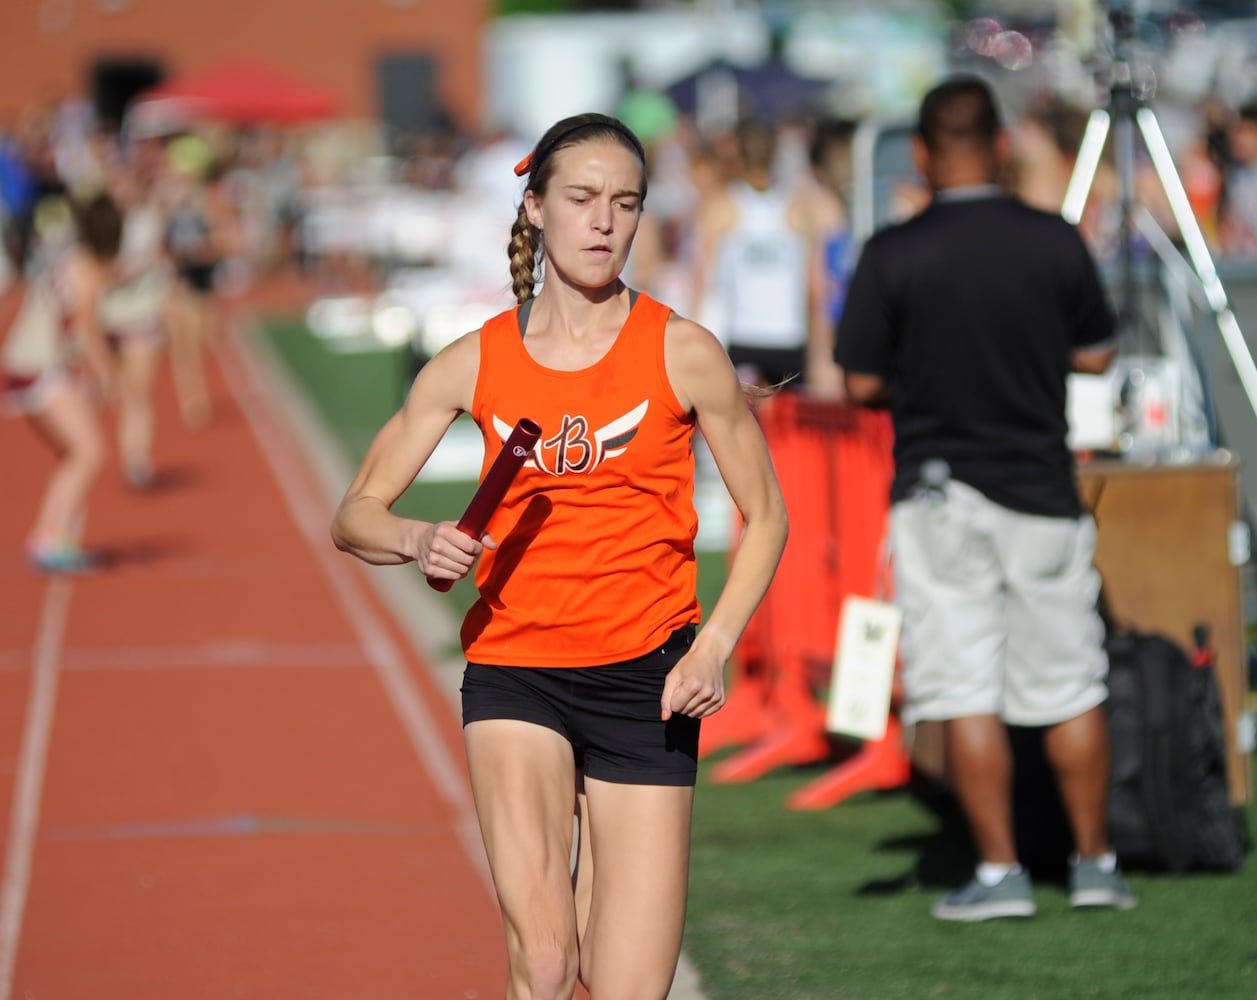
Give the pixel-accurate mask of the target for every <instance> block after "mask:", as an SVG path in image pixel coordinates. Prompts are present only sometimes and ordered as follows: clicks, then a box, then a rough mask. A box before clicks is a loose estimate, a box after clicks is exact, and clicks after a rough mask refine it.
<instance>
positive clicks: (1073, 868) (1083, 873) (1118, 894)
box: [1069, 858, 1139, 910]
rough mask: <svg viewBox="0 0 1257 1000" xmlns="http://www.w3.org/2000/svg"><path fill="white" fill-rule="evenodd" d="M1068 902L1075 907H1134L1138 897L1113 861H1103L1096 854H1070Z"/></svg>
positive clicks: (1127, 908) (1124, 908) (1125, 908)
mask: <svg viewBox="0 0 1257 1000" xmlns="http://www.w3.org/2000/svg"><path fill="white" fill-rule="evenodd" d="M1069 905H1070V906H1072V907H1074V908H1075V909H1091V908H1098V907H1107V908H1109V909H1113V910H1133V909H1134V908H1135V907H1136V906H1137V905H1139V900H1138V898H1137V897H1136V896H1135V894H1134V892H1132V891H1131V888H1130V886H1129V885H1127V884H1126V880H1125V879H1124V878H1122V874H1121V872H1120V871H1118V869H1117V866H1116V865H1115V864H1112V863H1111V862H1110V863H1109V864H1103V863H1101V861H1100V860H1099V859H1098V858H1070V859H1069Z"/></svg>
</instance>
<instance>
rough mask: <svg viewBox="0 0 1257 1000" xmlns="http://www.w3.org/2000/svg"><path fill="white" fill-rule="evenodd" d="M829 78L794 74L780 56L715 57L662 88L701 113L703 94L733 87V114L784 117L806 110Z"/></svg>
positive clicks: (686, 107) (686, 108)
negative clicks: (744, 62) (759, 59)
mask: <svg viewBox="0 0 1257 1000" xmlns="http://www.w3.org/2000/svg"><path fill="white" fill-rule="evenodd" d="M831 83H832V81H830V80H818V79H815V78H814V77H810V76H803V75H802V74H800V73H796V72H795V71H794V70H792V69H791V68H790V67H789V66H787V65H786V63H785V62H784V61H782V60H781V59H770V60H768V61H766V62H763V63H760V64H758V65H754V66H739V65H736V64H734V63H730V62H726V61H725V60H723V59H718V60H716V61H714V62H711V63H708V64H707V65H706V66H704V67H703V68H701V69H699V70H696V71H695V72H693V73H691V74H689V75H688V76H684V77H682V78H681V79H680V80H677V81H675V82H674V83H672V84H671V85H669V86H668V87H666V88H665V89H664V93H665V94H667V95H668V97H670V98H671V99H672V101H673V103H675V104H676V106H677V108H678V109H679V110H680V111H683V112H686V113H698V114H699V115H700V116H701V114H702V106H701V105H702V104H703V102H704V100H706V99H707V96H706V95H709V94H711V93H712V92H713V91H715V90H719V89H721V88H723V87H732V88H736V95H737V113H738V114H739V115H746V116H753V117H757V118H763V119H767V120H770V121H772V120H778V119H781V118H788V117H790V116H791V115H795V114H798V113H800V112H803V111H807V110H809V109H810V108H811V107H812V106H813V105H814V103H815V102H816V100H817V99H818V98H819V97H820V96H821V95H822V94H823V93H824V92H825V91H826V90H827V89H828V88H829V87H830V85H831Z"/></svg>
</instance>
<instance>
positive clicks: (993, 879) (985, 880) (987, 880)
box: [977, 861, 1021, 888]
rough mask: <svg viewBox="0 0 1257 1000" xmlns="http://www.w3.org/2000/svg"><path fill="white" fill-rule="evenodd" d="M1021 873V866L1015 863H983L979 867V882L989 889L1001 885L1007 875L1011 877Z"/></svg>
mask: <svg viewBox="0 0 1257 1000" xmlns="http://www.w3.org/2000/svg"><path fill="white" fill-rule="evenodd" d="M1019 871H1021V865H1019V864H1017V862H1016V861H1014V862H1013V863H1012V864H996V863H994V862H991V861H983V862H982V864H980V865H978V873H977V874H978V881H979V882H981V883H982V884H983V885H984V886H986V887H987V888H990V887H991V886H993V885H999V884H1000V882H1002V881H1003V880H1004V876H1005V875H1011V874H1014V873H1015V872H1019Z"/></svg>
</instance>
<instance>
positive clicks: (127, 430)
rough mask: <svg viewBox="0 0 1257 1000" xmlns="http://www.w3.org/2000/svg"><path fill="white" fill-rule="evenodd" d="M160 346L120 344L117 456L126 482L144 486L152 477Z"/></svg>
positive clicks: (143, 340) (133, 340) (139, 341)
mask: <svg viewBox="0 0 1257 1000" xmlns="http://www.w3.org/2000/svg"><path fill="white" fill-rule="evenodd" d="M160 356H161V346H160V344H159V343H157V342H156V341H154V340H152V339H149V338H147V337H138V336H137V337H129V338H126V339H124V340H123V342H122V351H121V356H120V359H119V360H120V362H121V364H120V366H119V379H118V453H119V456H120V458H121V460H122V470H123V473H124V475H125V476H126V478H127V482H128V483H130V484H131V485H132V486H135V487H137V488H143V487H144V486H147V485H148V484H149V482H150V480H151V479H152V475H153V436H154V416H153V380H154V378H155V377H156V374H157V362H158V359H159V358H160Z"/></svg>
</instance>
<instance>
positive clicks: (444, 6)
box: [0, 0, 492, 127]
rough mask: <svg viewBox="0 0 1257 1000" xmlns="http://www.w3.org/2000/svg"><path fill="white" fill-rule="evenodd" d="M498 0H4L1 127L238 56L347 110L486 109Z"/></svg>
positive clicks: (108, 104)
mask: <svg viewBox="0 0 1257 1000" xmlns="http://www.w3.org/2000/svg"><path fill="white" fill-rule="evenodd" d="M491 6H492V4H491V0H213V2H209V0H2V2H0V127H3V126H4V125H6V124H9V123H11V122H12V121H13V120H14V117H15V116H16V115H17V114H19V113H20V112H21V111H22V110H24V109H26V108H28V107H31V106H33V105H35V104H37V103H40V102H45V101H49V100H55V99H59V98H63V97H66V96H71V95H82V96H87V97H90V98H92V100H93V101H94V102H95V104H96V107H97V110H98V112H100V113H101V114H102V116H103V117H104V118H105V119H107V120H116V119H117V118H118V117H119V116H120V113H121V111H122V109H123V108H124V107H125V105H126V103H127V102H128V101H129V100H130V98H131V97H132V96H133V95H134V94H135V93H136V92H137V91H138V90H140V89H142V88H143V87H144V86H147V85H150V84H153V83H157V82H160V81H162V80H164V79H170V78H173V77H177V76H178V75H179V74H182V73H190V72H198V71H201V70H204V69H207V68H209V67H212V66H214V65H215V64H217V63H220V62H223V61H225V60H228V59H233V58H241V57H244V58H248V59H251V60H254V61H258V62H263V63H268V64H270V65H271V66H273V67H274V68H275V69H276V70H279V71H282V72H285V73H288V74H291V75H293V76H294V77H296V78H298V79H301V80H304V81H307V82H309V83H312V84H315V85H317V86H319V87H322V88H323V89H324V90H326V91H327V92H328V93H329V94H330V95H331V96H332V97H333V99H334V100H335V101H336V102H337V104H338V106H339V108H340V111H341V114H342V115H343V116H344V117H347V118H378V119H381V120H384V121H386V122H390V123H394V124H397V125H401V126H413V125H416V124H422V123H423V122H424V121H425V120H427V119H429V118H430V117H432V116H435V115H436V114H438V112H439V111H441V110H444V111H445V112H448V113H449V114H451V115H452V116H453V117H454V119H455V120H456V121H457V122H459V123H460V124H464V125H467V126H470V127H474V126H476V125H478V124H479V123H480V118H481V93H480V88H481V82H480V81H481V66H480V60H481V55H480V37H481V32H482V29H483V27H484V25H485V22H486V20H487V18H488V17H489V13H490V8H491Z"/></svg>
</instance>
